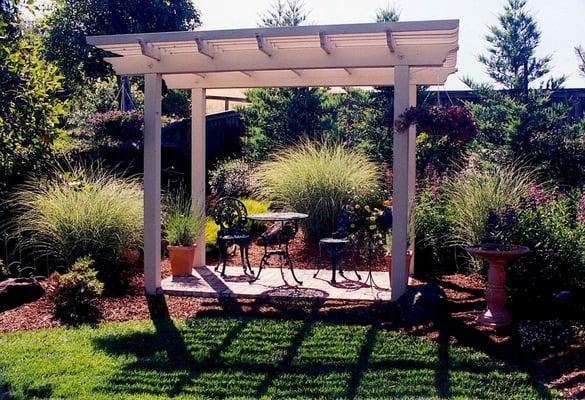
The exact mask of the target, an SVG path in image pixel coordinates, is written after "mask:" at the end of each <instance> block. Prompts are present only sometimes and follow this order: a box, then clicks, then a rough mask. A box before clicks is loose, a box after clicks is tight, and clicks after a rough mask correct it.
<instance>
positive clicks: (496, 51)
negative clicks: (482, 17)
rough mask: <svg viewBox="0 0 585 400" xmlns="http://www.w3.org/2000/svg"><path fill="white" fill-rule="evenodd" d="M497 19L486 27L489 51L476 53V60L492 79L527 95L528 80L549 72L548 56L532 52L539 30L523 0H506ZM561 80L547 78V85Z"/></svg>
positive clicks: (557, 83) (537, 39)
mask: <svg viewBox="0 0 585 400" xmlns="http://www.w3.org/2000/svg"><path fill="white" fill-rule="evenodd" d="M498 21H499V25H494V26H491V27H490V28H489V29H490V33H489V34H488V35H486V40H487V41H488V42H489V44H490V47H489V49H488V54H487V55H481V56H479V61H480V62H481V63H482V64H484V65H485V66H486V68H487V73H488V74H489V76H490V77H491V78H492V79H493V80H494V81H496V82H497V83H499V84H501V85H502V86H503V87H504V88H505V89H510V90H512V91H514V92H516V93H518V94H521V95H523V96H524V97H526V96H527V95H528V89H529V87H530V84H531V83H532V82H534V81H536V80H538V79H541V78H543V77H544V76H546V75H547V74H548V73H549V72H550V62H551V56H550V55H547V56H545V57H541V58H539V57H536V56H535V51H536V48H537V47H538V45H539V44H540V35H541V32H540V29H539V28H538V24H537V23H536V21H535V19H534V17H533V15H532V14H531V13H530V12H529V11H528V10H527V8H526V0H508V4H507V5H506V6H505V7H504V12H503V13H502V14H500V15H499V16H498ZM564 80H565V78H564V77H561V78H556V79H555V78H549V80H548V81H547V83H546V86H547V87H549V88H552V89H554V88H557V87H559V86H561V85H562V83H563V82H564Z"/></svg>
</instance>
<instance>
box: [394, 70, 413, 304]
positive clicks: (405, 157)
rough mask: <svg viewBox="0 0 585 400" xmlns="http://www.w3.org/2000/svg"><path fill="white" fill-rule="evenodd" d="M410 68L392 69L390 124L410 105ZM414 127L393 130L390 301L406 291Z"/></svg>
mask: <svg viewBox="0 0 585 400" xmlns="http://www.w3.org/2000/svg"><path fill="white" fill-rule="evenodd" d="M410 97H411V85H410V68H409V66H408V65H397V66H396V67H394V122H396V120H397V119H398V117H399V116H400V115H401V114H402V113H403V112H404V110H406V109H407V108H408V107H409V105H410V104H411V101H410ZM414 134H415V131H414V127H411V128H409V129H408V130H407V131H405V132H404V131H397V130H396V129H394V145H393V152H394V155H393V161H392V163H393V166H392V170H393V196H392V200H393V206H392V209H393V222H392V270H391V274H390V288H391V290H392V293H391V300H393V301H394V300H397V299H398V298H400V296H402V295H403V294H404V293H405V292H406V289H407V279H408V273H407V266H406V250H407V248H408V246H407V243H408V214H409V188H410V185H409V181H410V180H411V179H409V174H410V172H409V170H410V164H411V162H413V161H414V160H413V158H414V157H413V155H412V154H411V152H413V151H414V147H413V146H410V142H411V141H412V138H411V136H413V135H414Z"/></svg>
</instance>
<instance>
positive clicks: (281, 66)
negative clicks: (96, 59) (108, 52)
mask: <svg viewBox="0 0 585 400" xmlns="http://www.w3.org/2000/svg"><path fill="white" fill-rule="evenodd" d="M451 50H452V47H451V46H436V45H425V44H421V45H420V46H416V47H408V48H402V47H401V52H400V54H398V53H397V52H395V53H390V52H389V51H388V48H387V47H386V46H367V47H360V48H358V49H356V48H349V47H336V48H335V51H334V52H332V53H331V54H327V53H326V52H324V51H323V50H321V49H320V48H314V47H313V48H303V49H299V50H288V51H280V50H279V51H278V52H275V53H274V54H273V55H272V57H266V55H265V54H263V53H261V52H259V51H258V50H251V51H248V50H242V51H229V52H227V51H226V52H223V53H221V54H217V56H216V57H215V58H213V59H211V58H209V57H202V56H201V55H200V54H199V53H181V54H167V55H165V56H164V57H163V58H162V59H161V60H160V62H156V63H153V62H152V59H150V58H148V57H144V56H142V55H140V54H137V55H133V56H131V55H129V56H124V57H108V58H106V61H108V62H110V63H111V64H112V66H113V67H114V69H115V70H116V73H117V74H119V75H141V74H147V73H159V72H160V73H163V74H177V73H190V72H198V73H211V72H230V71H271V70H291V69H301V70H305V69H307V70H308V69H341V68H385V67H392V66H394V65H400V64H401V63H404V61H403V60H408V64H409V65H410V66H412V67H434V68H447V67H451V66H449V65H446V64H445V60H446V58H447V55H448V53H449V52H450V51H451Z"/></svg>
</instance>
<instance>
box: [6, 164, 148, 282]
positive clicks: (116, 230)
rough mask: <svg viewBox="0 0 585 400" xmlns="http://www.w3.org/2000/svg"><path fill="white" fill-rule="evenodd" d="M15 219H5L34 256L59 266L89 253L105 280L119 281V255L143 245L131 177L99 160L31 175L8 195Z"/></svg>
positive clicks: (137, 189)
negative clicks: (99, 162)
mask: <svg viewBox="0 0 585 400" xmlns="http://www.w3.org/2000/svg"><path fill="white" fill-rule="evenodd" d="M10 205H11V206H12V208H13V211H14V212H15V214H16V217H15V218H14V219H12V220H11V221H10V222H9V223H8V227H9V229H11V231H12V233H13V234H14V235H15V236H16V237H24V238H25V239H24V240H22V241H20V243H19V246H20V248H21V250H22V251H25V252H28V253H30V254H32V255H33V256H34V257H36V258H44V257H48V258H49V259H51V260H53V261H55V262H56V263H58V264H61V265H72V264H73V263H74V262H75V260H77V259H78V258H80V257H83V256H86V255H87V256H89V257H91V258H92V259H93V260H95V268H96V269H97V270H98V272H99V277H100V279H101V280H102V281H105V282H106V283H108V284H109V283H115V282H108V281H109V280H111V279H118V278H119V276H118V273H119V272H121V261H120V255H121V253H122V252H123V251H124V250H126V249H129V248H133V247H137V246H141V244H142V232H143V194H142V187H141V183H140V181H139V180H138V179H135V178H122V177H120V176H117V175H116V174H115V173H114V172H112V171H110V170H107V169H104V168H102V167H101V166H100V165H98V164H93V165H90V166H85V165H74V166H71V169H70V171H65V170H64V169H63V168H55V169H54V170H53V171H52V173H51V175H50V177H49V178H33V179H30V180H28V181H27V182H25V183H24V184H22V185H21V186H20V187H19V188H18V190H17V191H16V192H15V193H14V194H13V196H12V197H11V199H10Z"/></svg>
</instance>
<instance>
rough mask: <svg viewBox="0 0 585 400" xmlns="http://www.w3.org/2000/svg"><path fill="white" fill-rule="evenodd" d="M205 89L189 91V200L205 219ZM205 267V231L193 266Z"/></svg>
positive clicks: (198, 243) (198, 245) (198, 242)
mask: <svg viewBox="0 0 585 400" xmlns="http://www.w3.org/2000/svg"><path fill="white" fill-rule="evenodd" d="M205 171H206V167H205V89H193V90H192V91H191V199H192V201H193V205H195V206H198V207H199V209H198V210H195V213H197V214H198V215H201V216H202V217H203V218H205ZM204 265H205V229H203V231H202V233H201V236H200V237H199V240H197V250H196V251H195V266H198V267H202V266H204Z"/></svg>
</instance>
